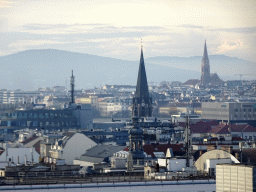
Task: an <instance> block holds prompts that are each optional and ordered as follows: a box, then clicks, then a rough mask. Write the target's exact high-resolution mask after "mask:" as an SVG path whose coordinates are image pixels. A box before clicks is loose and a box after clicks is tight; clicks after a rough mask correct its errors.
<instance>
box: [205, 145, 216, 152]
mask: <svg viewBox="0 0 256 192" xmlns="http://www.w3.org/2000/svg"><path fill="white" fill-rule="evenodd" d="M206 148H207V151H212V150H215V149H217V146H216V145H207V147H206Z"/></svg>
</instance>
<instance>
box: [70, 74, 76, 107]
mask: <svg viewBox="0 0 256 192" xmlns="http://www.w3.org/2000/svg"><path fill="white" fill-rule="evenodd" d="M70 89H71V90H70V91H71V102H70V104H72V103H75V99H74V92H75V76H74V75H73V70H72V76H71V77H70Z"/></svg>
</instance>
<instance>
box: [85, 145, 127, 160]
mask: <svg viewBox="0 0 256 192" xmlns="http://www.w3.org/2000/svg"><path fill="white" fill-rule="evenodd" d="M125 148H126V146H114V145H96V146H94V147H92V148H90V149H88V150H87V151H86V153H85V154H83V155H81V158H80V160H82V161H85V160H86V161H89V162H95V163H97V162H102V160H103V159H105V158H106V157H111V156H113V153H116V152H118V151H121V150H123V149H125Z"/></svg>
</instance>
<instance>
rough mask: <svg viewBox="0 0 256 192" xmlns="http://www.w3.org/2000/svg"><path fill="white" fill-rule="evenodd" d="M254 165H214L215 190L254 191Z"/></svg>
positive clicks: (255, 169)
mask: <svg viewBox="0 0 256 192" xmlns="http://www.w3.org/2000/svg"><path fill="white" fill-rule="evenodd" d="M255 171H256V167H255V166H251V165H241V164H218V165H216V191H232V192H233V191H239V192H253V191H256V177H255V176H254V175H255Z"/></svg>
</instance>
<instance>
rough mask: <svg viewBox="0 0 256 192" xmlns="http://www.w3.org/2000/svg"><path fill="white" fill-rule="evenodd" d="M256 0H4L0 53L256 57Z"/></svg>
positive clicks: (0, 5) (132, 57) (0, 6)
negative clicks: (46, 51) (47, 51)
mask: <svg viewBox="0 0 256 192" xmlns="http://www.w3.org/2000/svg"><path fill="white" fill-rule="evenodd" d="M255 10H256V1H255V0H188V1H187V0H107V1H106V0H0V42H1V44H0V55H8V54H11V53H16V52H19V51H23V50H28V49H48V48H53V49H60V50H69V51H74V52H80V53H89V54H93V55H100V56H108V57H112V58H119V59H125V60H138V59H139V54H140V52H139V47H140V39H141V38H142V39H143V46H144V52H145V54H144V56H145V57H153V56H186V57H190V56H201V55H202V54H203V45H204V40H205V39H206V40H207V45H208V53H209V54H210V55H212V54H224V55H227V56H233V57H238V58H242V59H245V60H249V61H253V62H256V54H255V52H256V11H255Z"/></svg>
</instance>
